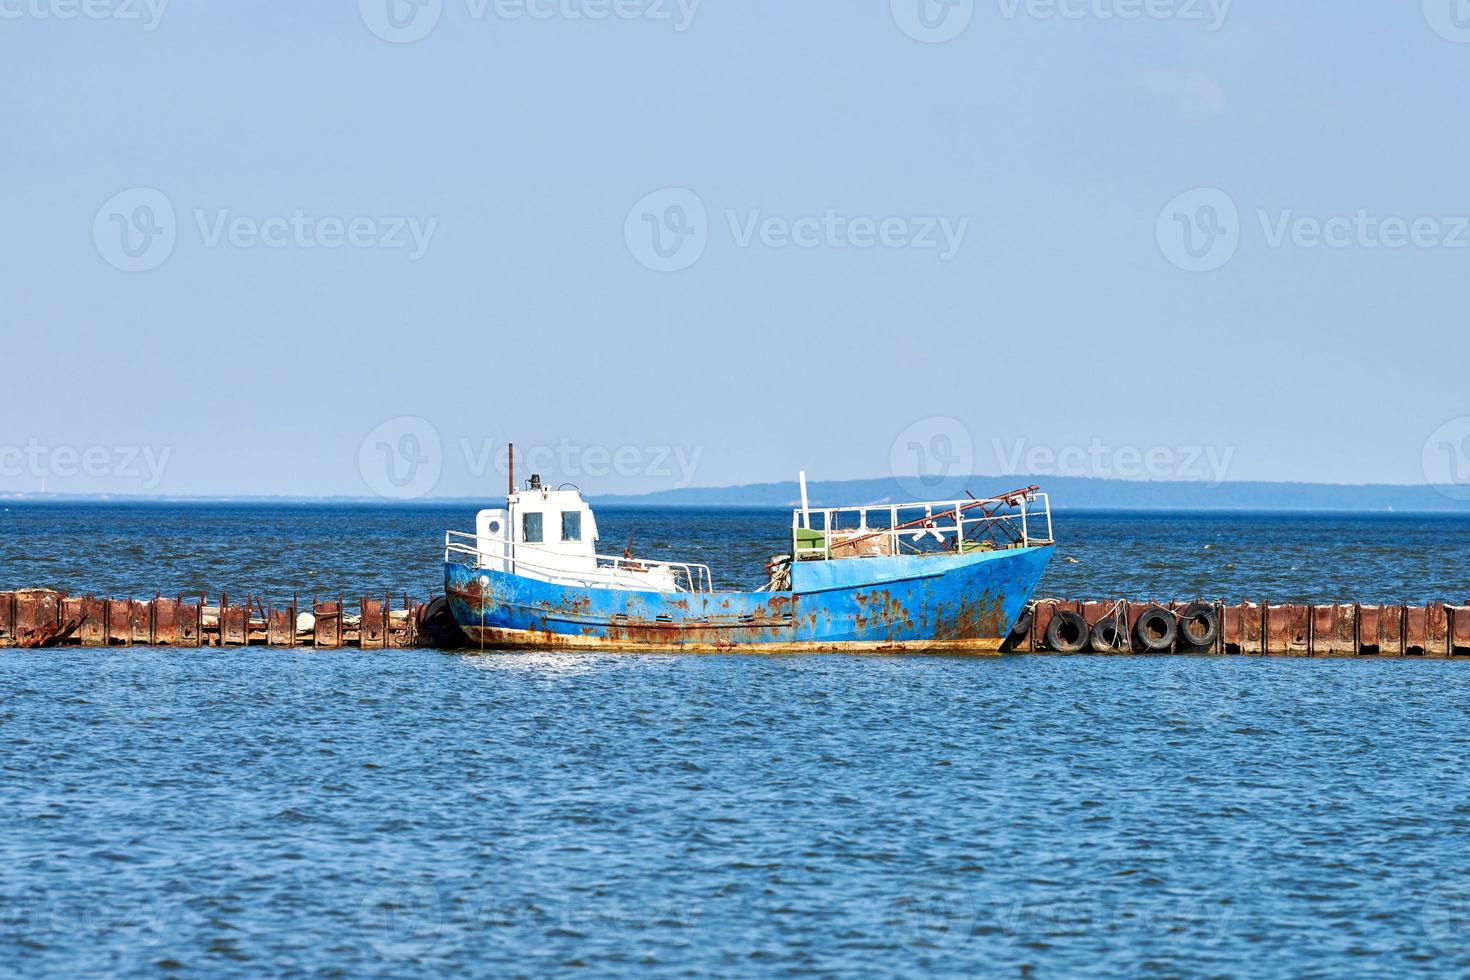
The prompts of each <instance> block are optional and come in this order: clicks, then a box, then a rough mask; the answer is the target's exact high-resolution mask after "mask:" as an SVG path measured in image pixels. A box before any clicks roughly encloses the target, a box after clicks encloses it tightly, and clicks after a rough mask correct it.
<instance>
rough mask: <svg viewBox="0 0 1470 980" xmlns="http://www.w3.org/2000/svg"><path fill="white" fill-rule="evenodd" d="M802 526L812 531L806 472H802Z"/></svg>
mask: <svg viewBox="0 0 1470 980" xmlns="http://www.w3.org/2000/svg"><path fill="white" fill-rule="evenodd" d="M800 480H801V526H802V527H803V528H805V529H806V530H808V531H810V530H811V529H812V515H811V504H810V503H808V501H807V496H806V470H802V471H801V477H800Z"/></svg>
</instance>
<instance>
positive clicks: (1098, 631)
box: [1092, 616, 1128, 653]
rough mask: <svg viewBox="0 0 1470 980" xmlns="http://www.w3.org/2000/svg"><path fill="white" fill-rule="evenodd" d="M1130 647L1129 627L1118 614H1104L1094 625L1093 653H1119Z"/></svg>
mask: <svg viewBox="0 0 1470 980" xmlns="http://www.w3.org/2000/svg"><path fill="white" fill-rule="evenodd" d="M1127 649H1128V627H1126V626H1124V625H1123V623H1122V622H1121V621H1120V620H1119V619H1118V617H1116V616H1104V617H1103V618H1102V619H1099V620H1098V621H1097V622H1096V623H1094V624H1093V627H1092V652H1093V653H1118V652H1120V651H1126V650H1127Z"/></svg>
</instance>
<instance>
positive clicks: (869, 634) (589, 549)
mask: <svg viewBox="0 0 1470 980" xmlns="http://www.w3.org/2000/svg"><path fill="white" fill-rule="evenodd" d="M597 542H598V529H597V520H596V517H595V516H594V514H593V511H592V507H591V506H590V505H589V504H588V503H587V501H586V500H584V499H583V497H582V494H581V492H580V491H579V490H578V489H577V488H575V487H570V486H562V487H559V488H557V489H551V487H550V486H548V485H544V484H543V483H542V481H541V479H540V477H539V476H533V477H531V479H530V480H529V481H527V483H526V484H525V486H522V487H519V488H518V487H516V486H515V485H514V481H513V479H512V486H511V488H510V491H509V493H508V495H507V497H506V502H505V506H504V507H500V508H495V509H490V510H483V511H481V512H480V513H479V514H478V515H477V517H476V521H475V530H474V532H473V533H464V532H456V531H450V532H447V533H446V536H445V547H444V589H445V595H446V598H447V601H448V607H449V612H450V614H451V615H452V617H453V619H454V622H455V623H456V624H457V625H458V626H459V629H460V630H461V631H462V632H463V633H464V635H465V637H466V638H467V640H468V642H469V643H470V644H471V645H472V646H478V647H482V648H486V649H517V650H540V649H548V648H551V649H573V650H616V651H677V652H689V653H715V652H733V651H749V652H769V653H804V652H868V653H889V652H892V653H903V652H916V653H922V652H936V653H938V652H954V653H994V652H997V651H999V650H1000V649H1001V647H1002V644H1003V643H1004V642H1005V640H1006V638H1007V637H1008V636H1009V635H1010V634H1011V632H1012V629H1013V627H1014V626H1015V625H1016V622H1017V620H1018V619H1019V618H1020V617H1021V616H1022V614H1023V612H1024V611H1025V609H1026V607H1027V605H1028V603H1029V602H1030V599H1031V595H1032V593H1033V592H1034V591H1035V589H1036V585H1037V583H1038V582H1039V581H1040V579H1041V575H1042V572H1043V571H1045V569H1046V565H1047V562H1048V561H1049V560H1050V558H1051V555H1052V552H1053V551H1054V545H1053V540H1052V523H1051V504H1050V501H1049V499H1048V497H1047V495H1046V494H1044V493H1042V492H1041V491H1040V488H1038V487H1028V488H1026V489H1024V490H1018V491H1015V492H1012V493H1007V494H1004V495H1002V496H999V497H993V498H989V499H983V500H982V499H976V498H974V497H969V498H967V499H965V500H958V501H953V500H952V501H927V502H923V503H910V504H889V503H884V504H875V505H870V506H860V507H844V508H814V507H812V506H810V505H809V502H808V495H807V491H806V479H805V474H803V475H802V479H801V506H800V508H799V509H796V510H794V511H793V512H792V520H791V549H790V553H789V554H783V555H777V556H775V557H774V558H772V559H771V561H770V562H769V563H768V564H767V566H766V575H767V579H768V580H767V582H766V584H765V585H763V586H761V587H760V588H759V589H756V590H755V591H721V590H720V589H717V588H716V587H715V584H714V579H713V576H712V574H711V572H710V569H709V567H708V566H707V565H703V564H696V563H692V562H683V561H668V560H661V559H652V558H644V557H637V558H635V557H633V555H632V553H631V546H630V548H629V550H628V551H627V552H625V553H624V554H623V555H622V556H621V557H611V556H607V555H600V554H598V553H597Z"/></svg>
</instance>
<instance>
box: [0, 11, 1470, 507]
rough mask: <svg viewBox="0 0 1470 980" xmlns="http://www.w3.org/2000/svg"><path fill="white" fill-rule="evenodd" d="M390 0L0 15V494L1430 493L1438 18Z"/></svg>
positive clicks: (1466, 401) (1468, 265)
mask: <svg viewBox="0 0 1470 980" xmlns="http://www.w3.org/2000/svg"><path fill="white" fill-rule="evenodd" d="M390 2H391V3H392V4H393V5H394V6H393V8H392V9H391V10H390V8H389V3H390ZM423 2H424V4H425V5H424V6H423V7H422V8H420V7H416V6H414V5H413V4H411V3H409V2H408V0H361V2H358V0H336V2H314V3H309V4H307V3H298V2H291V3H288V2H283V0H270V2H260V3H253V4H249V5H245V4H219V3H213V4H206V3H203V2H198V0H194V2H190V0H173V2H171V3H167V4H160V0H152V3H151V5H150V4H149V3H147V2H144V0H90V3H91V6H88V7H85V8H82V7H81V6H80V3H79V0H0V78H3V81H4V90H5V92H6V98H5V99H4V100H0V127H3V133H4V135H5V152H4V153H3V154H0V173H3V178H4V179H3V190H0V193H3V195H4V201H5V214H6V217H7V220H6V222H5V224H4V231H3V233H0V259H3V262H0V269H3V272H0V275H3V280H4V295H3V302H0V340H3V353H0V363H3V365H4V370H5V375H6V380H5V395H4V413H3V419H4V426H3V430H0V491H35V490H39V489H40V488H41V486H42V483H43V481H44V484H45V486H46V489H48V490H52V491H63V492H66V491H71V492H93V491H109V492H119V493H142V492H157V493H180V494H187V493H206V494H235V493H239V494H259V493H267V494H270V493H281V494H293V495H315V494H368V493H374V492H376V493H383V494H386V495H388V496H414V495H419V494H427V495H464V494H477V493H482V492H483V493H485V494H486V495H489V494H492V493H495V492H498V491H500V490H501V488H502V487H503V485H504V477H503V476H502V475H501V473H500V467H501V466H502V465H503V464H502V463H500V462H499V458H498V457H499V455H500V454H503V446H504V443H505V442H506V441H507V440H509V439H514V440H515V441H516V442H518V443H520V444H521V445H523V446H526V447H534V448H536V449H537V450H538V452H540V453H541V457H540V459H538V460H537V465H538V467H539V468H545V469H549V470H553V471H556V472H555V475H557V476H564V477H568V478H572V479H576V480H578V481H579V482H582V483H583V484H584V486H586V487H587V488H589V489H594V490H598V491H601V492H635V491H642V490H654V489H666V488H669V487H672V486H677V485H680V484H685V483H693V484H698V485H720V484H729V483H738V482H748V481H765V480H776V479H789V478H791V477H792V476H793V475H794V473H795V471H796V470H797V469H799V468H805V469H807V470H809V471H810V472H811V473H812V474H813V476H814V477H815V476H821V477H822V478H825V479H838V478H849V477H854V478H855V477H870V476H882V475H886V474H888V473H889V472H892V471H894V470H895V469H897V470H902V469H904V468H905V467H908V466H909V465H910V464H911V463H912V465H914V466H918V467H932V466H935V465H938V466H941V467H949V468H954V467H973V468H974V469H976V470H978V471H983V472H997V471H1000V470H1004V471H1006V472H1008V473H1009V472H1015V473H1017V474H1018V475H1019V474H1021V473H1023V472H1024V473H1026V474H1028V475H1029V474H1030V473H1032V472H1036V471H1041V475H1045V472H1047V471H1048V470H1050V471H1051V472H1056V473H1064V474H1065V475H1100V476H1143V477H1152V478H1188V479H1193V478H1199V479H1209V480H1212V481H1213V480H1216V479H1219V478H1224V479H1229V480H1257V479H1284V480H1312V481H1318V480H1320V481H1333V482H1338V481H1340V482H1370V481H1382V482H1391V483H1423V482H1425V481H1426V478H1428V479H1432V480H1435V481H1436V482H1461V483H1464V484H1470V420H1467V417H1470V395H1467V394H1466V386H1465V384H1464V381H1463V376H1464V372H1463V364H1464V360H1465V358H1464V354H1463V347H1464V344H1465V338H1466V333H1467V332H1466V311H1467V310H1470V231H1467V230H1466V228H1465V218H1464V216H1466V215H1467V214H1470V194H1467V191H1466V179H1465V162H1466V160H1467V159H1470V152H1467V150H1470V121H1467V119H1466V116H1467V114H1470V102H1467V101H1466V99H1465V93H1466V91H1467V82H1470V4H1464V3H1458V0H1443V2H1441V0H1425V2H1424V3H1423V5H1422V7H1421V4H1420V3H1419V2H1417V0H1416V2H1403V3H1394V4H1371V5H1370V4H1361V5H1358V4H1354V5H1347V4H1342V3H1339V2H1327V0H1301V2H1294V3H1289V4H1284V3H1260V2H1250V3H1247V2H1235V3H1224V2H1223V0H1217V2H1215V3H1213V4H1212V3H1211V2H1209V0H1150V2H1149V3H1144V2H1143V0H1061V2H1060V3H1059V4H1058V3H1048V2H1047V0H1032V2H1030V3H1023V2H1019V0H989V2H985V0H975V2H973V3H967V2H964V0H955V2H953V3H952V4H951V5H950V6H946V5H945V4H942V3H939V2H937V0H891V2H890V0H867V2H853V0H843V2H838V0H810V2H804V3H792V2H767V0H742V2H740V3H732V2H729V0H703V2H700V3H698V4H694V3H691V2H688V0H686V2H685V3H683V4H682V5H681V4H680V3H679V2H678V0H616V2H614V0H499V2H496V0H484V2H482V0H423ZM921 2H922V3H923V4H925V9H924V10H922V11H921V10H920V9H919V4H920V3H921ZM1457 3H1458V6H1457ZM390 14H391V16H390ZM599 14H605V16H598V15H599ZM921 14H922V16H921ZM655 234H656V235H657V236H658V238H657V239H655V237H654V236H655ZM125 236H126V237H125ZM1186 236H1187V237H1186ZM89 454H90V455H89ZM150 461H151V462H150ZM568 470H570V471H572V472H567V471H568Z"/></svg>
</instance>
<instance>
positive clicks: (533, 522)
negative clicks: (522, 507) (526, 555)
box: [521, 514, 545, 544]
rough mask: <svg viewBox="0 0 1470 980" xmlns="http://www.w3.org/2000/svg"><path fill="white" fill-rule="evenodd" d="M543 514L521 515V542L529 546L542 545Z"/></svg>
mask: <svg viewBox="0 0 1470 980" xmlns="http://www.w3.org/2000/svg"><path fill="white" fill-rule="evenodd" d="M541 522H542V515H541V514H522V515H521V540H522V541H524V542H526V543H527V544H541V542H542V541H543V540H544V533H545V532H544V531H543V530H542V523H541Z"/></svg>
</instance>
